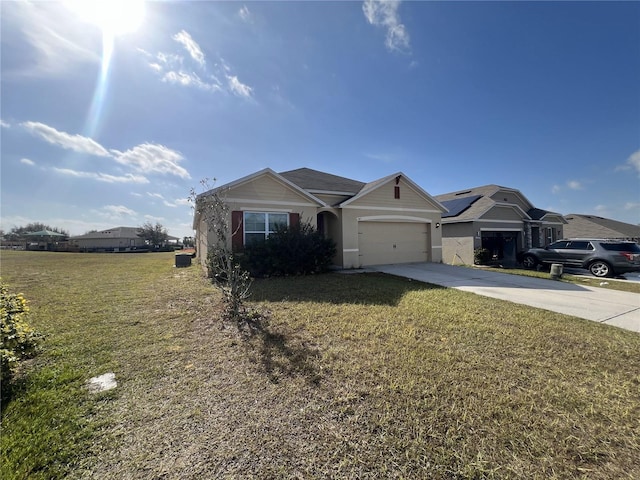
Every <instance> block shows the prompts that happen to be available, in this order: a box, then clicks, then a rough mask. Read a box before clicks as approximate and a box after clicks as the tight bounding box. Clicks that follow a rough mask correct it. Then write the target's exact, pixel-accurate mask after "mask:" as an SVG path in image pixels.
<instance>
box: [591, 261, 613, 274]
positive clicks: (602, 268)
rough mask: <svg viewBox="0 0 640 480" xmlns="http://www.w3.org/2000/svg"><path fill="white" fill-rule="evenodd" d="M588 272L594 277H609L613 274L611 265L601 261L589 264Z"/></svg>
mask: <svg viewBox="0 0 640 480" xmlns="http://www.w3.org/2000/svg"><path fill="white" fill-rule="evenodd" d="M589 271H590V272H591V274H592V275H593V276H594V277H600V278H602V277H610V276H611V275H612V274H613V270H612V269H611V265H609V264H608V263H607V262H605V261H602V260H596V261H595V262H592V263H591V264H589Z"/></svg>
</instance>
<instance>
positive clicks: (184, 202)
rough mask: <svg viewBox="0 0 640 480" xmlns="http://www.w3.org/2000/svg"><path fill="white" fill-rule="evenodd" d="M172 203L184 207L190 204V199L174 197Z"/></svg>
mask: <svg viewBox="0 0 640 480" xmlns="http://www.w3.org/2000/svg"><path fill="white" fill-rule="evenodd" d="M174 203H175V204H176V205H180V206H184V207H188V206H190V205H191V201H190V200H189V199H188V198H176V199H175V200H174Z"/></svg>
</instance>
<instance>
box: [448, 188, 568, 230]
mask: <svg viewBox="0 0 640 480" xmlns="http://www.w3.org/2000/svg"><path fill="white" fill-rule="evenodd" d="M500 191H506V192H511V193H515V194H516V195H517V196H519V197H520V198H521V199H522V200H524V202H525V203H526V204H529V205H531V202H530V201H529V200H528V199H527V198H526V197H525V196H524V195H523V194H522V192H520V190H517V189H515V188H510V187H503V186H500V185H495V184H490V185H482V186H480V187H474V188H468V189H466V190H458V191H457V192H450V193H444V194H442V195H436V199H437V200H438V201H440V203H442V204H443V205H444V206H445V207H447V208H448V209H449V213H448V214H445V215H442V219H443V221H448V223H451V222H471V221H474V220H477V219H479V218H480V217H482V216H483V215H484V214H485V213H487V212H488V211H489V210H490V209H491V208H493V207H494V206H496V205H511V206H513V207H514V208H516V209H517V210H518V211H519V212H521V213H522V217H523V219H524V220H526V219H530V220H542V219H543V218H544V217H545V216H546V215H558V216H559V217H560V218H562V216H561V215H560V214H559V213H555V212H549V211H547V210H543V209H541V208H535V207H533V205H531V208H529V209H528V210H527V211H526V212H525V211H524V210H522V208H520V206H519V205H514V204H512V203H509V202H499V201H497V200H494V199H493V198H492V197H493V196H494V195H495V194H496V193H498V192H500Z"/></svg>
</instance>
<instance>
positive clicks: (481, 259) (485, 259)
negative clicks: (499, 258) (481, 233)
mask: <svg viewBox="0 0 640 480" xmlns="http://www.w3.org/2000/svg"><path fill="white" fill-rule="evenodd" d="M489 262H491V252H490V251H489V250H487V249H486V248H477V249H476V250H475V251H474V252H473V263H474V264H476V265H487V264H489Z"/></svg>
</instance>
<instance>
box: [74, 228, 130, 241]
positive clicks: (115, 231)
mask: <svg viewBox="0 0 640 480" xmlns="http://www.w3.org/2000/svg"><path fill="white" fill-rule="evenodd" d="M140 232H141V229H140V228H139V227H114V228H108V229H106V230H101V231H99V232H89V233H85V234H84V235H78V236H76V237H71V238H72V239H73V240H77V239H90V238H91V239H98V238H137V237H138V234H139V233H140Z"/></svg>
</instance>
